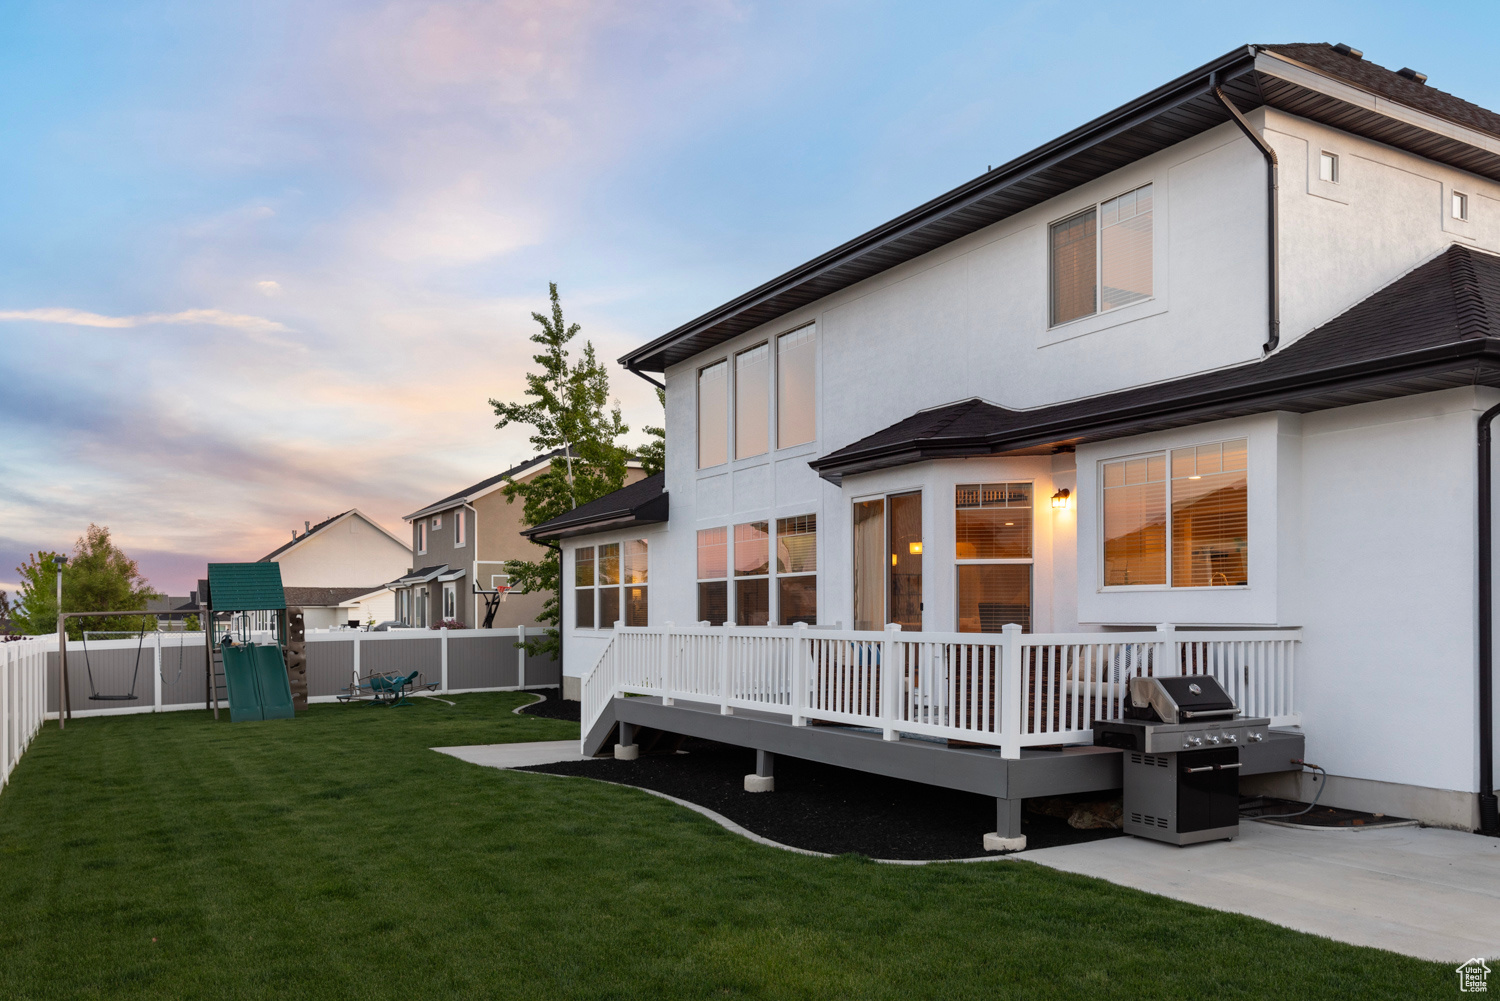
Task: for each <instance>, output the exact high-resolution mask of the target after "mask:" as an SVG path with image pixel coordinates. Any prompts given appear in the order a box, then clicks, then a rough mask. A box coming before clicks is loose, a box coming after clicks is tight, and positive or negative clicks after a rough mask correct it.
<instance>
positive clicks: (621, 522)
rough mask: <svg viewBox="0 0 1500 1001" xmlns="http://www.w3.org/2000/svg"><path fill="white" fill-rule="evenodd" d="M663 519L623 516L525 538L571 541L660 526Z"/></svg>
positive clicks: (632, 515)
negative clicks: (585, 536)
mask: <svg viewBox="0 0 1500 1001" xmlns="http://www.w3.org/2000/svg"><path fill="white" fill-rule="evenodd" d="M663 522H664V519H660V518H642V517H637V516H636V515H635V514H634V513H631V514H627V515H623V516H621V517H618V518H615V519H613V520H610V521H599V520H597V519H596V520H591V521H587V522H582V523H580V524H578V525H574V526H571V527H569V526H562V527H560V528H554V529H552V530H550V531H548V532H547V533H546V534H545V535H536V536H530V535H528V536H527V538H529V539H531V541H533V542H536V541H538V540H539V539H572V538H576V537H578V536H582V535H599V534H600V533H602V532H615V531H619V530H620V529H622V528H629V527H631V526H632V525H660V524H663Z"/></svg>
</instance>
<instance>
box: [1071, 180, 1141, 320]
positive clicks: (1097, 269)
mask: <svg viewBox="0 0 1500 1001" xmlns="http://www.w3.org/2000/svg"><path fill="white" fill-rule="evenodd" d="M1148 187H1149V188H1150V189H1151V294H1150V295H1148V296H1146V297H1145V298H1144V299H1137V300H1136V301H1135V302H1131V303H1126V304H1125V305H1123V306H1116V307H1115V308H1114V309H1103V308H1102V304H1103V302H1104V225H1103V218H1104V213H1103V211H1102V209H1103V207H1104V203H1105V202H1107V201H1111V200H1113V199H1115V198H1119V197H1120V196H1121V195H1128V194H1130V193H1131V192H1132V191H1139V190H1140V189H1141V188H1148ZM1158 195H1159V192H1158V191H1157V190H1156V179H1155V178H1152V179H1150V180H1147V181H1143V182H1141V183H1140V184H1137V185H1135V186H1134V187H1129V188H1125V189H1124V190H1122V191H1117V192H1115V193H1114V194H1112V195H1110V196H1109V197H1108V198H1100V199H1096V200H1095V201H1094V202H1093V204H1092V205H1084V206H1082V207H1081V208H1077V209H1074V210H1073V211H1072V212H1069V213H1068V214H1067V215H1064V216H1059V217H1058V218H1056V219H1053V220H1052V221H1051V222H1049V223H1047V230H1046V234H1047V242H1046V249H1045V256H1046V268H1047V302H1046V304H1045V306H1044V308H1045V309H1046V311H1047V331H1048V333H1049V334H1051V332H1052V331H1055V330H1062V329H1064V328H1066V327H1070V326H1072V325H1073V324H1075V323H1082V322H1083V321H1085V320H1097V319H1099V318H1100V317H1101V316H1113V315H1115V314H1117V313H1124V312H1125V311H1126V310H1128V309H1134V308H1135V307H1137V306H1144V305H1146V304H1147V303H1151V302H1155V301H1156V297H1157V295H1158V294H1159V293H1158V292H1157V289H1158V287H1159V284H1158V283H1159V280H1160V276H1159V275H1158V274H1157V270H1156V245H1157V231H1156V215H1157V213H1156V200H1157V197H1158ZM1090 209H1092V210H1093V212H1094V311H1093V312H1092V313H1085V314H1084V315H1082V316H1075V317H1073V318H1072V319H1071V320H1063V321H1062V322H1061V323H1053V322H1052V293H1053V291H1054V287H1053V274H1052V227H1053V226H1056V225H1057V224H1058V223H1064V222H1068V221H1069V220H1070V219H1074V218H1076V217H1078V216H1081V215H1083V214H1084V213H1085V212H1088V211H1089V210H1090Z"/></svg>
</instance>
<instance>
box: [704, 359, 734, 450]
mask: <svg viewBox="0 0 1500 1001" xmlns="http://www.w3.org/2000/svg"><path fill="white" fill-rule="evenodd" d="M728 461H729V362H727V361H721V362H719V363H718V364H716V365H710V366H708V367H707V368H704V369H700V370H699V372H698V468H699V469H707V468H708V467H709V466H717V465H720V464H721V463H725V462H728Z"/></svg>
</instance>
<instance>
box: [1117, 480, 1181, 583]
mask: <svg viewBox="0 0 1500 1001" xmlns="http://www.w3.org/2000/svg"><path fill="white" fill-rule="evenodd" d="M1166 481H1167V457H1166V456H1165V455H1152V456H1147V457H1145V458H1140V459H1126V460H1124V461H1122V462H1107V463H1105V464H1104V583H1105V586H1107V587H1119V586H1127V585H1132V584H1136V585H1140V584H1165V583H1166V582H1167V482H1166Z"/></svg>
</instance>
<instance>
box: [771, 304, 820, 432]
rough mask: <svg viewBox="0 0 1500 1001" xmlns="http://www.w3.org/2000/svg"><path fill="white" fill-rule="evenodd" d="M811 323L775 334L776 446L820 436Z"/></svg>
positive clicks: (814, 352)
mask: <svg viewBox="0 0 1500 1001" xmlns="http://www.w3.org/2000/svg"><path fill="white" fill-rule="evenodd" d="M815 331H816V328H815V327H813V326H812V325H808V326H806V327H803V328H802V329H801V330H793V331H792V332H791V333H789V334H782V335H781V336H780V337H778V338H776V447H777V448H789V447H791V446H792V445H801V444H804V443H806V442H809V441H812V440H813V439H814V438H816V437H817V416H816V411H815V407H814V400H813V388H814V383H815V381H816V377H817V362H818V358H817V352H816V342H815V340H814V337H813V335H814V333H815Z"/></svg>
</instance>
